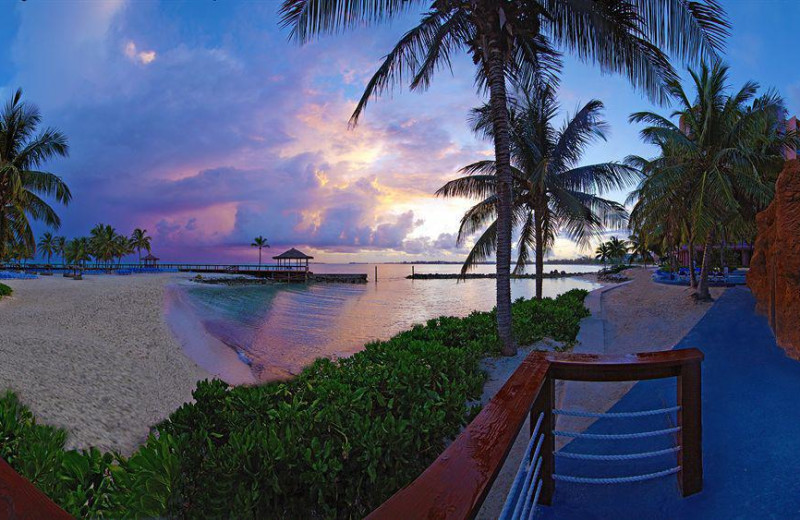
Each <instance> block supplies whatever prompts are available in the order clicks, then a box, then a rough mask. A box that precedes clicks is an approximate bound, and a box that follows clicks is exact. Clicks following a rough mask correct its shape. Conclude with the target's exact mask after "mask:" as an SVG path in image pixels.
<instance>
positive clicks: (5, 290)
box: [0, 283, 14, 298]
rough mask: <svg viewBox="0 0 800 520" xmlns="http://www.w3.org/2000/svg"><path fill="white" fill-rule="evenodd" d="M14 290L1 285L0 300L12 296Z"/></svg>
mask: <svg viewBox="0 0 800 520" xmlns="http://www.w3.org/2000/svg"><path fill="white" fill-rule="evenodd" d="M13 292H14V290H13V289H11V287H9V286H7V285H6V284H2V283H0V298H2V297H3V296H11V293H13Z"/></svg>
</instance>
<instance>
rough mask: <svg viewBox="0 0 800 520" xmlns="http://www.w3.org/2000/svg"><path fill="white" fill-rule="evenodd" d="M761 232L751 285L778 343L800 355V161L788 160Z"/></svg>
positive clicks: (761, 218) (763, 214) (759, 221)
mask: <svg viewBox="0 0 800 520" xmlns="http://www.w3.org/2000/svg"><path fill="white" fill-rule="evenodd" d="M756 223H757V225H758V235H757V238H756V243H755V251H754V254H753V259H752V261H751V262H750V273H749V274H748V275H747V285H748V286H749V287H750V289H751V290H752V291H753V294H754V295H755V297H756V300H757V302H758V303H757V309H758V311H759V312H762V313H764V314H765V315H766V316H767V317H768V319H769V323H770V326H771V327H772V330H773V331H775V337H776V338H777V341H778V345H780V346H781V347H782V348H783V349H784V350H786V352H787V354H789V356H791V357H793V358H795V359H800V161H797V160H794V161H788V162H787V163H786V166H785V167H784V169H783V171H782V172H781V174H780V176H779V177H778V182H777V184H776V187H775V200H774V201H773V202H772V204H770V205H769V207H768V208H767V209H766V210H764V211H762V212H761V213H759V214H758V216H757V217H756Z"/></svg>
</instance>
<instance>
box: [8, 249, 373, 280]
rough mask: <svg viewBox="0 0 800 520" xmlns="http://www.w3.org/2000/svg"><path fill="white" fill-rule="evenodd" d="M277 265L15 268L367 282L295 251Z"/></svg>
mask: <svg viewBox="0 0 800 520" xmlns="http://www.w3.org/2000/svg"><path fill="white" fill-rule="evenodd" d="M272 258H273V260H275V261H276V262H275V263H274V264H258V265H250V264H199V263H198V264H190V263H160V262H159V259H158V258H157V257H155V256H153V255H152V254H151V255H148V256H147V257H146V258H144V259H143V260H144V263H115V264H87V265H83V266H80V267H75V266H66V265H62V266H52V265H42V264H27V265H16V266H12V268H13V269H15V270H21V271H26V272H46V273H52V272H53V271H62V270H64V271H80V272H85V273H88V274H91V273H92V272H94V273H112V274H113V273H117V274H132V273H165V272H166V273H168V272H176V273H197V274H201V275H202V274H225V275H238V276H239V277H241V278H232V280H247V279H249V280H250V283H252V282H253V280H252V279H253V278H255V279H259V280H263V281H264V282H269V281H272V282H285V283H309V282H320V283H351V284H360V283H367V274H366V273H342V274H337V273H320V274H315V273H314V272H312V271H311V270H310V266H309V260H312V259H313V258H314V257H313V256H309V255H306V254H305V253H303V252H301V251H298V250H297V249H295V248H292V249H289V250H288V251H285V252H283V253H281V254H280V255H277V256H274V257H272ZM241 283H243V282H241V281H239V282H233V283H231V284H230V285H238V284H241Z"/></svg>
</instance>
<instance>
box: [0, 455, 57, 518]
mask: <svg viewBox="0 0 800 520" xmlns="http://www.w3.org/2000/svg"><path fill="white" fill-rule="evenodd" d="M0 518H19V519H31V520H33V519H38V518H47V519H48V520H72V516H70V515H69V514H68V513H67V512H66V511H64V510H63V509H61V508H60V507H58V506H57V505H56V504H55V502H53V501H52V500H50V499H49V498H48V497H47V495H45V494H44V493H42V492H41V491H39V490H38V489H36V486H34V485H33V484H31V483H30V482H28V481H27V480H25V479H24V478H22V477H21V476H20V475H19V474H18V473H17V472H16V471H14V468H12V467H11V466H9V465H8V463H7V462H6V461H4V460H3V459H0Z"/></svg>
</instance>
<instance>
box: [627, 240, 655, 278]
mask: <svg viewBox="0 0 800 520" xmlns="http://www.w3.org/2000/svg"><path fill="white" fill-rule="evenodd" d="M628 243H629V244H630V254H631V256H630V258H631V260H633V259H634V258H636V257H639V258H641V259H642V262H644V267H645V269H646V268H647V261H648V260H651V259H652V258H653V254H652V253H651V251H650V244H649V241H648V237H647V236H646V235H644V234H637V233H634V234H632V235H630V236H629V237H628Z"/></svg>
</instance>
